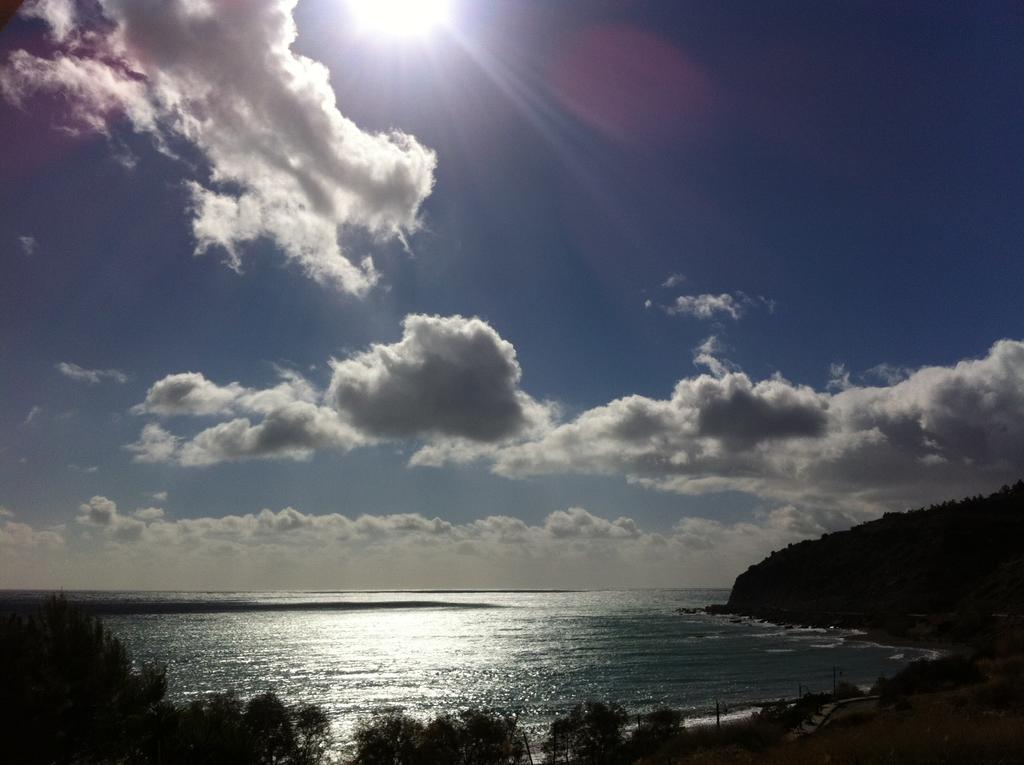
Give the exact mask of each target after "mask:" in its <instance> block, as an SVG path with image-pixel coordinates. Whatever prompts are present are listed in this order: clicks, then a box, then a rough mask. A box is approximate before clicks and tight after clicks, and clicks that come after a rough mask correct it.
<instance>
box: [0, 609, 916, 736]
mask: <svg viewBox="0 0 1024 765" xmlns="http://www.w3.org/2000/svg"><path fill="white" fill-rule="evenodd" d="M66 595H67V596H68V597H69V599H71V600H75V601H81V602H83V604H85V605H87V606H88V607H89V608H91V609H93V610H94V611H95V612H96V613H97V614H99V615H100V616H101V618H102V619H103V621H104V623H105V624H106V625H107V626H108V627H109V629H110V630H111V631H112V632H113V633H114V634H115V635H117V636H118V637H119V638H121V640H122V641H123V642H124V643H125V644H126V645H127V647H128V650H129V652H130V653H131V656H132V657H133V661H135V662H136V663H137V664H139V665H143V664H159V665H163V666H165V667H166V670H167V679H168V695H169V697H170V698H171V699H172V700H175V701H187V700H190V699H195V698H200V697H202V696H204V695H206V694H212V693H216V692H220V691H225V690H233V691H235V692H236V693H237V694H238V695H239V696H240V697H242V698H247V697H250V696H252V695H255V694H258V693H261V692H263V691H267V690H273V691H275V692H276V693H278V694H279V695H280V696H282V697H283V698H285V699H286V700H288V701H292V702H311V703H315V704H319V705H320V706H322V707H323V708H324V709H325V710H326V712H327V714H328V715H329V716H330V719H331V721H332V726H333V730H334V734H335V738H336V740H337V741H338V742H339V745H340V746H341V747H346V746H347V743H348V742H350V741H351V738H352V733H353V731H354V729H355V726H356V725H357V724H358V722H359V720H360V719H362V718H366V717H367V716H369V715H370V714H371V713H372V712H373V711H374V710H378V709H382V708H400V709H403V710H405V711H406V712H408V713H410V714H412V715H415V716H418V717H421V718H428V717H432V716H434V715H437V714H441V713H444V712H456V711H458V710H461V709H465V708H468V707H477V708H487V709H494V710H500V711H503V712H507V713H510V714H515V715H517V716H518V718H519V721H520V724H521V725H522V727H523V728H524V730H526V731H527V732H529V734H530V735H531V736H535V737H537V738H541V737H543V734H544V731H545V729H546V727H547V725H548V724H549V723H550V721H551V720H552V719H553V718H554V717H556V716H558V715H560V714H564V713H565V712H567V711H568V710H569V709H570V708H571V707H572V706H573V705H574V704H576V703H578V702H581V701H587V700H603V701H612V702H617V703H619V704H621V705H623V706H624V707H625V708H626V709H627V710H628V711H629V712H630V713H631V714H632V715H635V714H642V713H644V712H646V711H650V710H652V709H654V708H657V707H662V706H669V707H673V708H676V709H679V710H682V712H683V713H684V716H685V718H686V719H687V722H688V724H690V725H698V724H706V723H707V722H708V721H710V720H713V719H714V714H715V707H716V703H717V704H718V708H719V710H720V711H721V712H722V713H723V717H724V719H726V720H728V719H730V718H735V717H742V716H745V715H749V714H750V713H751V710H753V709H756V706H757V704H759V703H761V702H765V701H770V700H776V699H790V698H795V697H796V696H797V694H798V693H802V692H807V691H808V690H809V691H812V692H820V691H830V690H831V689H832V684H833V682H834V681H839V680H842V681H846V682H849V683H853V684H855V685H862V686H866V685H870V684H871V683H872V682H874V681H875V680H876V679H877V678H878V677H879V676H881V675H892V674H893V673H895V672H897V671H898V670H899V669H900V668H902V667H903V666H904V665H906V664H907V663H908V662H910V661H913V660H914V659H918V658H924V657H928V656H931V655H934V652H932V651H929V650H926V649H921V648H910V647H907V648H894V647H892V646H883V645H879V644H876V643H872V642H869V641H866V640H864V639H863V638H862V636H861V635H859V634H858V633H856V632H854V631H851V630H843V629H820V628H817V629H812V628H802V627H794V626H786V625H777V624H770V623H766V622H762V621H757V620H752V619H746V618H735V617H728V616H718V615H709V614H704V613H686V612H685V609H694V608H700V607H703V606H705V605H708V604H710V603H724V602H725V601H726V600H727V599H728V595H729V591H728V590H716V589H664V590H624V591H604V590H602V591H574V592H563V591H559V592H553V591H541V592H537V591H529V592H526V591H444V592H440V591H430V592H425V591H415V592H408V591H406V592H231V593H228V592H217V593H209V592H69V593H66ZM41 597H42V594H41V593H38V592H6V593H0V611H4V610H8V611H9V610H15V611H17V610H25V609H27V608H30V607H31V606H32V604H33V603H34V602H36V601H38V600H39V599H40V598H41Z"/></svg>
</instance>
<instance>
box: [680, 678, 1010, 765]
mask: <svg viewBox="0 0 1024 765" xmlns="http://www.w3.org/2000/svg"><path fill="white" fill-rule="evenodd" d="M954 699H955V697H954V696H953V695H951V694H935V695H934V696H917V697H915V698H914V700H913V706H912V708H911V709H908V710H903V711H889V712H886V713H883V714H881V715H879V716H877V717H875V718H873V719H870V720H867V721H864V722H862V723H861V724H852V721H851V724H845V725H837V726H835V727H826V728H825V729H823V730H822V731H821V732H819V733H817V734H815V735H813V736H808V737H805V738H803V739H800V740H798V741H795V742H790V743H784V744H778V745H775V746H772V747H769V748H768V749H765V750H764V751H750V750H745V749H740V748H738V747H732V748H727V749H715V750H712V749H708V750H705V751H700V752H692V753H690V754H688V755H685V756H683V757H680V758H678V759H675V760H671V761H670V762H673V765H683V763H686V764H687V765H689V764H690V763H694V764H696V763H700V764H701V765H741V764H742V765H748V764H749V765H753V764H754V763H757V764H758V765H761V764H763V765H811V763H813V764H814V765H822V764H823V763H824V764H827V765H883V764H884V765H960V764H961V763H967V764H970V765H1004V764H1005V765H1009V764H1010V763H1024V717H1022V716H1020V715H1017V714H1006V713H1004V714H1001V715H1000V714H995V713H991V712H989V713H983V714H980V715H973V714H967V713H965V710H964V709H963V708H959V709H958V708H957V706H956V705H955V704H954V703H951V702H953V701H954Z"/></svg>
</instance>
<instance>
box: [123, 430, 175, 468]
mask: <svg viewBox="0 0 1024 765" xmlns="http://www.w3.org/2000/svg"><path fill="white" fill-rule="evenodd" d="M180 442H181V439H180V438H179V437H178V436H175V435H174V434H173V433H170V432H169V431H167V430H165V429H164V428H163V427H161V426H160V425H159V424H157V423H155V422H147V423H146V424H145V425H143V427H142V433H141V434H139V440H138V441H136V442H134V443H131V444H128V445H127V446H126V447H125V448H126V449H127V450H128V451H130V452H132V453H133V454H134V455H135V457H134V460H135V462H151V463H160V462H173V461H174V460H175V458H176V457H177V454H178V449H179V447H180Z"/></svg>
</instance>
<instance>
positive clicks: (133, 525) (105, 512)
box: [76, 496, 146, 542]
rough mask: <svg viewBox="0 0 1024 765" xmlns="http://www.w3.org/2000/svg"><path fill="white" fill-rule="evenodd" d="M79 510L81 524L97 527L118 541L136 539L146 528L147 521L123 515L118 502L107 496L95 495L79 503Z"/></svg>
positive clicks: (140, 536) (139, 537) (78, 519)
mask: <svg viewBox="0 0 1024 765" xmlns="http://www.w3.org/2000/svg"><path fill="white" fill-rule="evenodd" d="M78 511H79V513H81V515H79V516H78V518H76V520H77V521H78V523H79V524H81V525H82V526H87V527H91V528H95V529H97V530H99V531H101V532H102V533H103V534H105V535H107V536H109V537H111V538H113V539H116V540H118V541H122V542H133V541H136V540H138V539H141V538H142V534H143V532H144V531H145V530H146V523H145V521H142V520H139V519H137V518H131V517H128V516H124V515H122V514H121V513H120V512H118V509H117V504H116V503H115V502H114V501H113V500H110V499H107V498H106V497H102V496H96V497H93V498H92V499H90V500H89V501H88V502H83V503H82V504H81V505H79V506H78Z"/></svg>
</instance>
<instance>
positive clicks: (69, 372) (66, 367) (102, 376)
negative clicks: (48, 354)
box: [56, 361, 128, 385]
mask: <svg viewBox="0 0 1024 765" xmlns="http://www.w3.org/2000/svg"><path fill="white" fill-rule="evenodd" d="M56 368H57V371H58V372H60V373H61V374H62V375H64V376H65V377H68V378H70V379H72V380H75V381H77V382H84V383H87V384H89V385H96V384H97V383H100V382H103V381H104V380H110V381H111V382H115V383H119V384H122V385H123V384H124V383H126V382H128V375H126V374H125V373H124V372H122V371H121V370H120V369H85V368H84V367H80V366H78V364H71V363H68V362H66V361H61V362H60V363H58V364H57V365H56Z"/></svg>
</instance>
